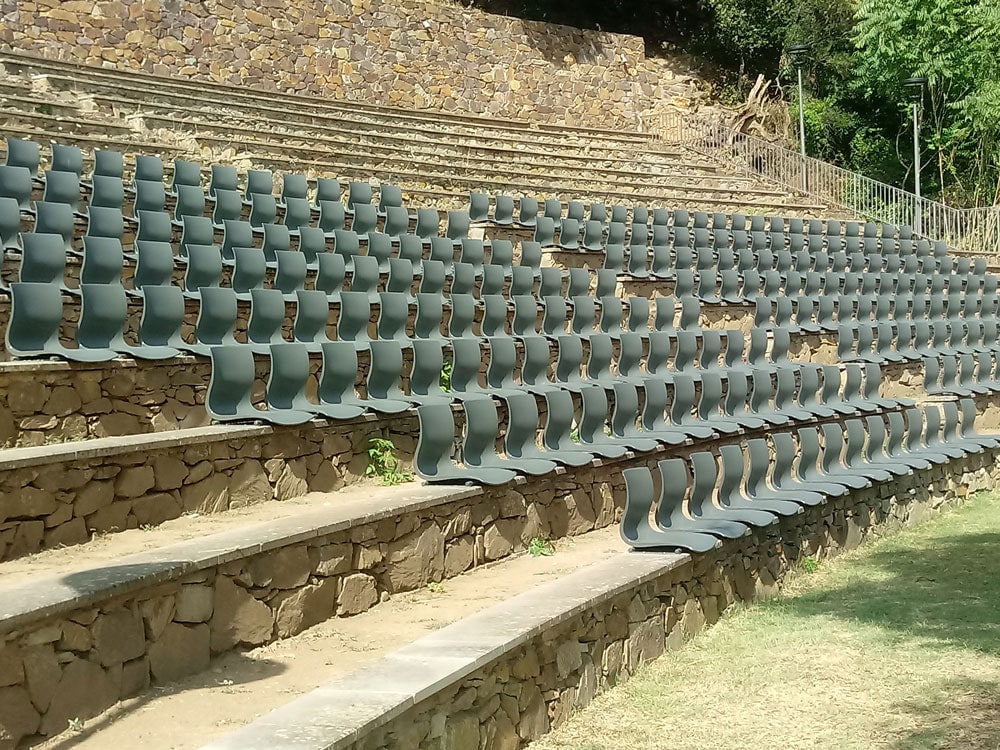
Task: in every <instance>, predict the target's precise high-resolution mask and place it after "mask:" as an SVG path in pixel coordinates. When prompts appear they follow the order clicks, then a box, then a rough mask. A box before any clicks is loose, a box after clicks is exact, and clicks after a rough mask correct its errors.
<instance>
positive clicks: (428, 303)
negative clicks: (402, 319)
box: [413, 292, 444, 339]
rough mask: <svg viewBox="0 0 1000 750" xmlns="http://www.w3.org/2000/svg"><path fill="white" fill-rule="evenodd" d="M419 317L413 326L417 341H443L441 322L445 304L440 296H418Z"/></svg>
mask: <svg viewBox="0 0 1000 750" xmlns="http://www.w3.org/2000/svg"><path fill="white" fill-rule="evenodd" d="M416 299H417V315H416V318H415V319H414V324H413V335H414V338H417V339H441V338H444V335H443V334H442V333H441V321H442V319H443V317H444V303H443V298H442V297H441V295H440V294H436V293H427V292H420V293H418V294H417V295H416Z"/></svg>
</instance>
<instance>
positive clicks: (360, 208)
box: [351, 203, 378, 237]
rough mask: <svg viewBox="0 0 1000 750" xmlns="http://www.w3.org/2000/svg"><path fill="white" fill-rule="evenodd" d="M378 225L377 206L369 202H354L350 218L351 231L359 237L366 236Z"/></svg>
mask: <svg viewBox="0 0 1000 750" xmlns="http://www.w3.org/2000/svg"><path fill="white" fill-rule="evenodd" d="M377 226H378V208H376V207H375V206H373V205H372V204H371V203H356V204H355V205H354V218H353V219H351V231H352V232H354V233H355V234H356V235H358V236H359V237H367V236H368V233H369V232H374V231H375V228H376V227H377Z"/></svg>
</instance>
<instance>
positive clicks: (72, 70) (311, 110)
mask: <svg viewBox="0 0 1000 750" xmlns="http://www.w3.org/2000/svg"><path fill="white" fill-rule="evenodd" d="M0 65H3V66H5V68H6V69H7V71H8V73H10V72H13V73H14V74H15V75H16V74H21V75H24V74H30V75H45V74H49V75H61V76H62V77H63V78H65V79H66V81H67V82H68V83H70V84H72V85H76V86H81V85H86V86H90V85H94V84H99V85H104V86H108V87H114V86H116V85H117V86H118V88H119V90H122V89H124V90H127V91H129V92H132V93H136V92H138V93H143V94H145V93H146V92H150V91H152V92H155V94H156V95H157V96H160V97H166V96H170V97H171V98H173V99H176V100H178V101H187V102H190V101H198V102H202V103H204V102H220V103H223V104H224V105H225V104H228V105H229V106H234V105H236V104H238V105H240V106H242V107H244V108H247V109H248V110H250V111H254V110H257V111H268V112H271V113H272V114H273V115H274V117H275V119H281V115H282V113H284V114H285V115H286V116H289V115H290V116H292V117H295V116H298V117H305V116H309V115H319V116H326V117H331V118H334V117H340V118H343V119H351V118H358V117H361V116H368V117H371V118H373V120H374V121H377V122H390V123H391V122H398V123H401V124H402V123H410V124H417V123H419V124H424V125H425V126H430V127H437V128H440V129H455V128H458V127H462V128H464V129H465V130H466V131H467V132H470V133H473V134H475V133H479V134H480V135H481V134H482V132H483V131H484V129H485V130H488V131H489V132H491V133H504V132H507V133H534V134H537V135H545V134H548V135H550V136H552V137H553V139H554V140H555V141H557V142H563V143H565V140H566V139H567V138H577V139H580V140H585V141H587V142H594V141H601V142H604V143H608V144H612V143H617V144H620V145H621V146H622V147H626V146H628V145H642V144H645V143H648V142H649V140H650V136H649V135H648V134H645V133H638V132H627V131H622V130H610V129H600V128H589V127H580V126H573V125H565V124H543V123H537V122H527V121H516V120H510V119H506V118H505V119H502V120H500V119H495V118H490V117H482V116H478V115H472V114H454V113H447V114H446V113H442V112H436V111H433V110H413V109H402V108H397V107H391V106H380V105H372V104H364V103H361V102H355V101H338V100H335V99H319V98H315V97H308V96H302V95H295V94H288V93H284V92H282V93H281V94H280V97H281V102H282V103H281V104H280V105H276V104H275V94H274V93H273V92H265V91H256V90H253V89H249V88H247V87H237V86H232V85H229V84H223V83H214V82H213V83H209V82H207V81H200V80H196V79H179V78H176V77H167V76H157V75H152V74H149V73H144V72H140V71H132V70H130V71H119V70H115V69H113V68H97V67H93V66H86V65H80V64H77V63H68V62H63V61H56V60H50V59H47V58H39V57H34V56H31V55H24V54H18V53H15V52H13V51H5V52H4V53H3V54H2V55H0Z"/></svg>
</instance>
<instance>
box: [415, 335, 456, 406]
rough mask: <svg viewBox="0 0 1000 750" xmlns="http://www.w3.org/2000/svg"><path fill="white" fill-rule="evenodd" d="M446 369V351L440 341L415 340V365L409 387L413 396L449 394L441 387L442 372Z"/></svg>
mask: <svg viewBox="0 0 1000 750" xmlns="http://www.w3.org/2000/svg"><path fill="white" fill-rule="evenodd" d="M443 369H444V351H443V348H442V345H441V342H440V341H437V340H431V339H418V340H415V341H413V366H412V367H411V368H410V377H409V387H410V394H411V395H413V396H422V397H425V398H426V397H429V396H441V397H444V398H447V395H446V394H445V393H444V392H443V391H442V389H441V372H442V370H443Z"/></svg>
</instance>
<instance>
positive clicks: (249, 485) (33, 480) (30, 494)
mask: <svg viewBox="0 0 1000 750" xmlns="http://www.w3.org/2000/svg"><path fill="white" fill-rule="evenodd" d="M229 432H234V433H236V434H235V435H234V436H232V437H227V433H229ZM243 432H246V430H242V429H237V430H232V431H231V430H227V429H226V428H221V429H219V428H213V431H212V432H211V433H210V434H209V435H207V436H199V435H191V434H185V433H181V434H180V435H179V437H178V438H177V439H172V438H174V436H173V435H170V436H168V437H167V438H166V439H165V440H164V441H163V442H162V443H161V444H160V445H158V446H157V447H150V446H140V448H139V449H135V448H134V447H131V448H130V447H129V445H128V444H129V441H128V440H127V439H122V440H120V442H121V446H119V447H118V450H115V451H109V452H108V454H107V455H100V453H98V454H97V455H93V456H87V457H85V458H77V457H76V456H74V455H73V454H72V453H70V454H68V455H66V456H65V458H63V459H62V460H59V461H55V462H52V463H44V462H35V463H31V464H27V462H25V463H26V464H27V465H25V466H23V467H20V468H18V467H13V468H9V469H7V470H5V471H3V472H2V473H0V560H3V559H12V558H15V557H21V556H24V555H27V554H31V553H34V552H37V551H38V550H40V549H52V548H54V547H59V546H66V545H73V544H82V543H84V542H86V541H87V540H89V539H90V538H91V535H93V534H98V533H108V532H114V531H122V530H125V529H134V528H139V527H146V526H156V525H158V524H160V523H162V522H164V521H166V520H169V519H172V518H177V517H179V516H181V515H182V514H184V513H218V512H221V511H225V510H230V509H235V508H241V507H245V506H248V505H255V504H258V503H262V502H268V501H271V500H278V501H281V500H288V499H291V498H294V497H299V496H301V495H304V494H306V493H307V492H334V491H336V490H338V489H340V488H341V487H344V486H346V485H349V484H354V483H357V482H358V481H360V480H361V479H362V478H363V477H364V475H365V469H366V468H367V464H368V452H367V451H368V440H369V439H370V438H372V437H388V438H389V439H390V440H392V441H393V443H394V444H395V446H396V449H397V454H398V456H399V458H400V460H401V461H402V464H403V468H404V469H405V468H406V467H407V466H408V465H409V461H410V460H411V458H412V456H413V451H414V448H415V446H416V441H415V438H414V436H415V435H416V417H415V416H409V417H407V416H403V417H396V418H394V419H393V420H392V421H391V423H390V422H389V421H388V420H381V421H380V420H370V421H362V422H346V423H342V424H338V425H336V426H329V427H328V426H323V425H322V424H320V423H317V424H315V425H306V426H304V427H303V428H274V429H271V428H250V429H249V432H250V433H252V434H250V435H249V436H247V435H244V434H242V433H243ZM198 437H201V439H200V440H199V439H197V438H198Z"/></svg>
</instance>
